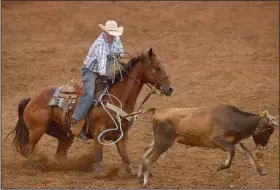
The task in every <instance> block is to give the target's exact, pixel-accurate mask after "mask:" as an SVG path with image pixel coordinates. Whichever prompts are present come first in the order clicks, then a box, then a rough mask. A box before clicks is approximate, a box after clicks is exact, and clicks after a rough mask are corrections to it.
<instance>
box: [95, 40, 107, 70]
mask: <svg viewBox="0 0 280 190" xmlns="http://www.w3.org/2000/svg"><path fill="white" fill-rule="evenodd" d="M97 53H98V59H99V60H98V63H99V65H98V70H99V71H98V72H99V74H100V75H106V64H107V52H106V47H105V46H104V45H102V44H101V45H99V46H97Z"/></svg>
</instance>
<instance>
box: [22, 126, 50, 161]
mask: <svg viewBox="0 0 280 190" xmlns="http://www.w3.org/2000/svg"><path fill="white" fill-rule="evenodd" d="M45 132H46V127H44V126H37V127H35V128H33V129H31V130H29V142H28V144H27V146H26V153H27V156H29V155H31V154H32V153H33V151H34V148H35V146H36V144H37V143H38V142H39V140H40V139H41V137H42V136H43V134H44V133H45Z"/></svg>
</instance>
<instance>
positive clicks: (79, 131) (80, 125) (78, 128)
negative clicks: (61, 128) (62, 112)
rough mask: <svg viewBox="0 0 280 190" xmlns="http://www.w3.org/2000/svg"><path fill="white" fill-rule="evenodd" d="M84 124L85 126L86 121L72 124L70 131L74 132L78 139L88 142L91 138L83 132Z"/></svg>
mask: <svg viewBox="0 0 280 190" xmlns="http://www.w3.org/2000/svg"><path fill="white" fill-rule="evenodd" d="M84 124H85V120H84V119H82V120H80V121H79V122H77V123H74V124H72V126H71V128H70V130H71V131H72V134H73V135H74V136H77V137H79V138H80V139H82V140H88V139H89V138H88V137H87V136H86V134H85V133H84V132H83V131H82V128H83V126H84Z"/></svg>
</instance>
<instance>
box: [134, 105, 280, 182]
mask: <svg viewBox="0 0 280 190" xmlns="http://www.w3.org/2000/svg"><path fill="white" fill-rule="evenodd" d="M150 111H152V112H153V114H154V115H153V131H154V140H153V142H152V143H151V144H150V146H149V147H147V148H145V150H144V152H143V154H142V159H141V164H140V167H139V172H138V177H139V178H140V179H143V177H144V179H143V181H144V182H143V185H144V186H146V185H148V182H149V173H150V168H151V166H152V164H153V163H155V161H156V160H157V159H158V158H159V157H160V155H161V154H162V153H164V152H165V151H167V150H168V149H169V148H170V147H171V146H172V145H173V144H174V142H179V143H182V144H185V145H190V146H198V147H207V148H220V149H222V150H223V151H227V152H228V158H227V160H226V161H225V163H223V164H221V165H220V166H219V167H218V168H217V171H220V170H223V169H227V168H229V167H230V165H231V161H232V158H233V157H234V155H235V150H237V151H239V152H240V153H241V154H243V155H245V156H247V157H248V159H249V161H250V163H251V164H252V165H253V167H254V169H255V170H256V171H257V172H258V173H259V174H260V175H266V172H264V171H263V170H262V169H261V167H260V166H259V165H258V163H257V162H256V161H255V160H254V158H253V157H252V155H251V153H250V152H249V151H248V149H247V148H246V147H245V146H244V145H243V144H242V143H241V142H240V141H241V140H243V139H245V138H248V137H250V136H253V139H254V142H255V144H256V146H257V147H258V148H260V149H266V146H267V143H268V140H269V138H270V136H271V134H272V133H273V131H274V127H279V124H278V123H277V121H276V119H275V118H274V117H272V116H271V115H270V114H269V113H268V112H267V111H264V112H262V113H261V114H254V113H249V112H245V111H242V110H240V109H239V108H237V107H235V106H232V105H223V104H222V105H215V106H208V107H198V108H160V109H157V108H150V109H147V110H144V111H141V112H135V113H132V114H130V115H135V114H141V113H145V112H150Z"/></svg>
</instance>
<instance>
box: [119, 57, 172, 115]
mask: <svg viewBox="0 0 280 190" xmlns="http://www.w3.org/2000/svg"><path fill="white" fill-rule="evenodd" d="M126 53H127V52H126ZM127 54H128V55H129V53H127ZM129 56H130V55H129ZM130 57H131V56H130ZM116 60H117V61H118V63H120V64H121V65H122V66H124V65H125V63H123V62H121V61H120V60H119V59H116ZM148 65H149V67H150V68H151V69H152V73H153V74H154V75H155V78H156V81H157V82H156V83H155V85H153V86H151V85H150V84H148V83H142V82H140V81H139V80H137V79H136V78H135V77H133V76H132V75H131V74H130V73H129V72H128V71H126V70H125V69H124V70H122V71H124V72H126V73H127V75H128V76H129V77H130V78H132V79H133V80H134V81H136V82H137V83H138V84H140V85H145V84H146V85H147V86H148V87H149V88H150V89H151V91H150V92H149V93H148V94H147V95H146V97H145V98H144V99H143V101H142V102H141V103H140V104H139V107H138V109H137V111H140V109H141V107H142V106H143V105H144V104H145V103H146V102H147V101H148V99H149V98H150V97H151V95H152V94H156V93H157V91H156V90H155V89H154V88H155V87H156V86H157V85H158V84H160V82H161V81H162V80H164V79H168V78H169V76H168V75H165V76H163V77H161V78H160V77H159V76H158V75H157V68H154V66H153V65H152V63H151V61H150V60H149V61H148ZM161 88H162V86H161ZM160 94H163V91H162V90H161V93H160Z"/></svg>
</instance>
